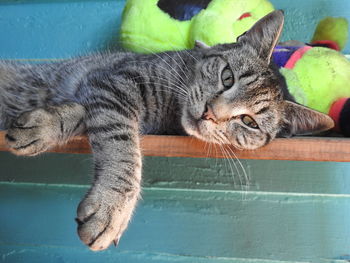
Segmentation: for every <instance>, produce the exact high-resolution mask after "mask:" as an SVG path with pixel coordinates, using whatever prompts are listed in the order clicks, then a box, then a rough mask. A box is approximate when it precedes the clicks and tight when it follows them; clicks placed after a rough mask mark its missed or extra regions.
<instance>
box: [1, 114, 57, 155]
mask: <svg viewBox="0 0 350 263" xmlns="http://www.w3.org/2000/svg"><path fill="white" fill-rule="evenodd" d="M57 126H58V127H57ZM58 131H59V122H58V120H57V119H56V118H55V117H54V116H53V114H51V113H50V112H48V111H46V110H45V109H37V110H34V111H30V112H25V113H23V114H22V115H20V116H19V117H18V119H17V120H16V121H15V122H14V123H13V124H12V125H11V127H10V128H9V129H8V130H7V133H6V135H5V139H6V141H7V144H8V146H9V147H10V150H11V152H13V153H14V154H16V155H36V154H38V153H41V152H44V151H46V150H47V149H48V148H49V147H51V146H52V145H53V144H54V142H55V139H56V137H57V136H58Z"/></svg>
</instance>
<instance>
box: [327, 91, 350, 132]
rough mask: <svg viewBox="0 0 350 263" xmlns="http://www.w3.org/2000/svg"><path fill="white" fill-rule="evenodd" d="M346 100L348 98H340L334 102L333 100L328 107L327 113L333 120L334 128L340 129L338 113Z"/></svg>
mask: <svg viewBox="0 0 350 263" xmlns="http://www.w3.org/2000/svg"><path fill="white" fill-rule="evenodd" d="M347 100H348V98H342V99H339V100H337V101H335V102H333V104H332V106H331V108H330V109H329V113H328V115H329V116H330V117H331V118H332V119H333V121H334V122H335V127H334V130H336V131H338V132H339V131H340V127H339V119H340V113H341V111H342V109H343V107H344V104H345V102H346V101H347Z"/></svg>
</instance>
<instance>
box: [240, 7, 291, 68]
mask: <svg viewBox="0 0 350 263" xmlns="http://www.w3.org/2000/svg"><path fill="white" fill-rule="evenodd" d="M283 23H284V14H283V11H282V10H276V11H273V12H271V13H270V14H268V15H266V16H265V17H263V18H261V19H260V20H259V21H258V22H256V23H255V24H254V25H253V27H252V28H251V29H249V30H248V31H247V32H245V33H244V34H243V35H241V36H239V37H238V38H237V42H241V43H248V44H249V45H251V46H252V47H253V48H254V49H255V50H257V52H258V56H259V57H260V58H261V59H263V60H266V61H267V63H268V64H269V63H270V59H271V56H272V51H273V49H274V47H275V46H276V44H277V42H278V39H279V37H280V36H281V33H282V29H283Z"/></svg>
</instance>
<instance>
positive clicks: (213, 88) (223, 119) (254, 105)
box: [182, 11, 333, 149]
mask: <svg viewBox="0 0 350 263" xmlns="http://www.w3.org/2000/svg"><path fill="white" fill-rule="evenodd" d="M282 25H283V14H282V13H281V12H280V11H276V12H273V13H271V14H270V15H268V16H266V17H265V18H263V19H262V20H260V21H259V22H258V23H257V24H256V25H255V26H254V27H253V28H252V29H251V30H250V31H248V32H247V33H246V34H245V35H244V36H242V37H240V39H239V40H238V42H237V43H236V44H226V45H218V46H215V47H212V48H204V47H201V49H202V53H203V57H202V59H201V60H200V61H199V62H198V64H197V68H196V72H195V74H196V76H195V78H194V80H193V84H192V86H191V89H190V91H189V98H188V100H187V103H186V104H185V105H184V107H183V111H182V125H183V127H184V129H185V130H186V132H187V133H188V134H191V135H194V136H196V137H198V138H200V139H202V140H205V141H210V142H215V143H220V144H233V145H234V146H236V147H237V148H243V149H255V148H258V147H261V146H263V145H265V144H267V143H268V142H270V141H271V140H272V139H273V138H275V137H276V135H278V134H280V135H293V134H305V133H312V132H315V131H322V130H326V129H329V128H331V127H332V126H333V121H332V120H331V119H330V118H329V117H328V116H326V115H324V114H321V113H318V112H316V111H313V110H310V109H307V108H305V107H303V106H300V105H297V104H295V103H292V102H288V101H286V100H284V99H285V98H286V97H287V96H288V95H287V94H286V87H285V81H284V79H283V78H282V77H281V75H280V74H279V73H278V71H277V70H274V69H273V68H272V66H270V58H271V54H272V49H273V47H274V46H275V44H276V43H277V39H278V37H279V35H280V32H281V29H282Z"/></svg>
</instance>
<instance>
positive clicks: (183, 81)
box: [126, 42, 186, 85]
mask: <svg viewBox="0 0 350 263" xmlns="http://www.w3.org/2000/svg"><path fill="white" fill-rule="evenodd" d="M126 43H128V42H126ZM128 44H131V45H135V43H128ZM139 47H140V46H139ZM142 48H143V49H145V50H146V51H148V52H151V53H152V54H153V55H155V56H156V57H157V58H159V59H160V60H161V61H163V62H164V63H165V64H166V65H168V66H169V68H170V69H172V70H173V72H174V73H176V75H177V76H178V77H179V79H178V80H179V81H181V82H182V84H183V85H185V83H186V80H185V79H183V78H182V76H181V75H180V74H179V72H178V71H176V70H175V69H173V67H172V66H171V65H170V64H169V63H168V62H167V61H166V60H165V59H164V58H162V57H161V56H160V55H159V53H154V52H153V51H152V50H151V49H149V48H146V47H142ZM162 54H166V55H167V56H168V57H170V56H169V54H167V53H162ZM170 58H171V59H172V60H173V61H175V62H176V63H177V61H176V60H175V59H174V58H172V57H170ZM177 64H178V63H177ZM180 68H181V67H180ZM181 69H182V68H181ZM173 76H175V75H173Z"/></svg>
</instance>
